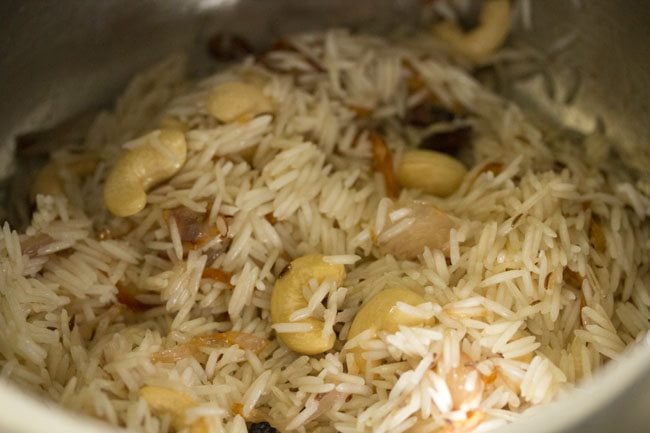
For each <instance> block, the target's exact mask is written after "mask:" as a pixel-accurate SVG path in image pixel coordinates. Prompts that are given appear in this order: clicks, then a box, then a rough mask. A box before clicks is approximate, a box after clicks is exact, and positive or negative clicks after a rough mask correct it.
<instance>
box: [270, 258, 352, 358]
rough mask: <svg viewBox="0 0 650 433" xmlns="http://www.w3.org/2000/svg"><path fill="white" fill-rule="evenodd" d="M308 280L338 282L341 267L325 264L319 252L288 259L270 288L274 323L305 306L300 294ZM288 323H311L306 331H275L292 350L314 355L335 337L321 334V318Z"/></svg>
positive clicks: (328, 346)
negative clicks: (286, 265)
mask: <svg viewBox="0 0 650 433" xmlns="http://www.w3.org/2000/svg"><path fill="white" fill-rule="evenodd" d="M312 279H314V280H316V281H317V282H318V284H321V283H323V282H324V281H326V280H329V281H334V282H336V284H337V285H340V284H341V283H342V282H343V280H344V279H345V267H344V266H343V265H336V264H329V263H326V262H325V261H323V256H321V255H309V256H304V257H300V258H298V259H296V260H294V261H292V262H291V263H290V264H289V267H288V270H287V271H286V272H285V273H284V275H281V276H280V277H279V278H278V279H277V280H276V281H275V286H274V287H273V293H272V295H271V321H272V322H273V323H274V324H276V323H287V322H289V321H290V319H289V317H290V316H291V314H292V313H293V312H295V311H296V310H299V309H301V308H305V307H306V306H307V302H308V301H307V299H305V296H304V295H303V288H304V287H306V286H307V285H308V284H309V281H310V280H312ZM292 323H304V324H309V325H311V331H309V332H300V333H299V332H292V333H278V337H279V338H280V340H282V342H283V343H284V344H286V345H287V347H288V348H289V349H291V350H293V351H294V352H298V353H303V354H305V355H317V354H319V353H322V352H325V351H327V350H329V349H331V348H332V346H334V341H335V340H336V337H335V336H334V335H330V336H329V337H324V336H323V322H322V321H321V320H318V319H315V318H307V319H303V320H300V321H295V322H292Z"/></svg>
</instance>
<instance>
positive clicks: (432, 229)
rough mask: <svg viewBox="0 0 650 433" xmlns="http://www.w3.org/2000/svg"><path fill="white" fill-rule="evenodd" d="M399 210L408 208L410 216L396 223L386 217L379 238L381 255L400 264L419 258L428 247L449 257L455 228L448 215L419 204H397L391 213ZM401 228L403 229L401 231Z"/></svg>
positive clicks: (378, 243) (427, 205) (426, 204)
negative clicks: (387, 256)
mask: <svg viewBox="0 0 650 433" xmlns="http://www.w3.org/2000/svg"><path fill="white" fill-rule="evenodd" d="M400 208H409V209H410V210H411V212H410V213H409V214H408V215H406V216H405V217H404V218H402V219H399V220H397V221H395V222H391V221H390V219H389V218H388V216H387V217H386V224H385V225H384V227H383V229H382V231H381V233H377V234H376V235H377V238H376V240H377V245H378V246H379V249H380V250H381V251H382V252H384V253H387V254H392V255H393V256H395V257H396V258H397V259H400V260H410V259H414V258H416V257H418V256H419V255H420V254H422V252H423V251H424V248H425V247H429V249H431V250H441V251H443V252H444V253H445V254H448V252H449V231H450V230H451V229H452V228H453V223H452V220H451V218H450V217H449V215H448V214H446V213H445V212H443V211H441V210H439V209H438V208H436V207H435V206H433V205H432V204H429V203H424V202H419V201H413V202H410V203H407V204H398V205H396V206H395V207H394V208H393V209H392V210H396V209H400ZM398 225H401V227H402V228H401V229H399V227H397V226H398ZM398 229H399V230H398Z"/></svg>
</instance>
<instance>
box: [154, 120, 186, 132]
mask: <svg viewBox="0 0 650 433" xmlns="http://www.w3.org/2000/svg"><path fill="white" fill-rule="evenodd" d="M159 127H160V129H176V130H178V131H181V132H187V131H189V130H190V127H189V125H188V124H187V123H185V122H183V121H182V120H180V119H179V118H177V117H174V116H165V117H163V118H162V119H160V123H159Z"/></svg>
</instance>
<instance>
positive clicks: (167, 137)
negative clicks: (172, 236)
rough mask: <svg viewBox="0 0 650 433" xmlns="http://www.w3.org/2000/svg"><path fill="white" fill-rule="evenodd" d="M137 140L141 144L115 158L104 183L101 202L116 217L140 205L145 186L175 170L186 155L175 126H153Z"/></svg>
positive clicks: (134, 211)
mask: <svg viewBox="0 0 650 433" xmlns="http://www.w3.org/2000/svg"><path fill="white" fill-rule="evenodd" d="M139 140H141V141H142V143H141V144H139V145H138V146H137V147H135V148H133V149H130V150H128V151H126V152H125V153H124V154H123V155H122V156H121V157H120V159H118V160H117V162H116V163H115V165H114V166H113V169H112V170H111V172H110V173H109V174H108V177H107V178H106V182H105V183H104V203H105V204H106V207H107V208H108V210H110V211H111V212H112V213H113V214H114V215H117V216H120V217H127V216H130V215H134V214H136V213H138V212H140V211H141V210H142V209H144V207H145V205H146V204H147V191H148V190H149V188H151V187H152V186H154V185H156V184H158V183H160V182H162V181H164V180H167V179H169V178H170V177H172V176H173V175H174V174H176V173H177V172H178V170H180V169H181V167H182V166H183V164H184V163H185V159H186V157H187V143H186V142H185V135H184V134H183V133H182V132H180V131H178V130H174V129H161V130H157V131H154V132H152V133H150V134H147V135H145V136H144V137H141V138H140V139H139Z"/></svg>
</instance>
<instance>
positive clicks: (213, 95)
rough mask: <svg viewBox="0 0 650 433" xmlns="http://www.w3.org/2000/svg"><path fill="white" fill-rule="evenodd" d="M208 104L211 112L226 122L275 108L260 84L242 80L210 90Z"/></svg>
mask: <svg viewBox="0 0 650 433" xmlns="http://www.w3.org/2000/svg"><path fill="white" fill-rule="evenodd" d="M206 105H207V109H208V111H209V112H210V114H212V115H213V116H214V117H216V118H217V119H218V120H220V121H221V122H224V123H230V122H234V121H237V120H244V121H245V120H249V119H251V118H253V117H255V116H257V115H258V114H262V113H267V112H269V111H271V110H272V108H273V107H272V105H271V101H270V100H269V98H267V97H266V96H265V95H264V93H262V89H261V88H260V87H259V86H257V85H253V84H248V83H244V82H242V81H228V82H225V83H221V84H219V85H217V86H216V87H215V88H214V89H212V91H211V92H210V95H209V97H208V101H207V104H206Z"/></svg>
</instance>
